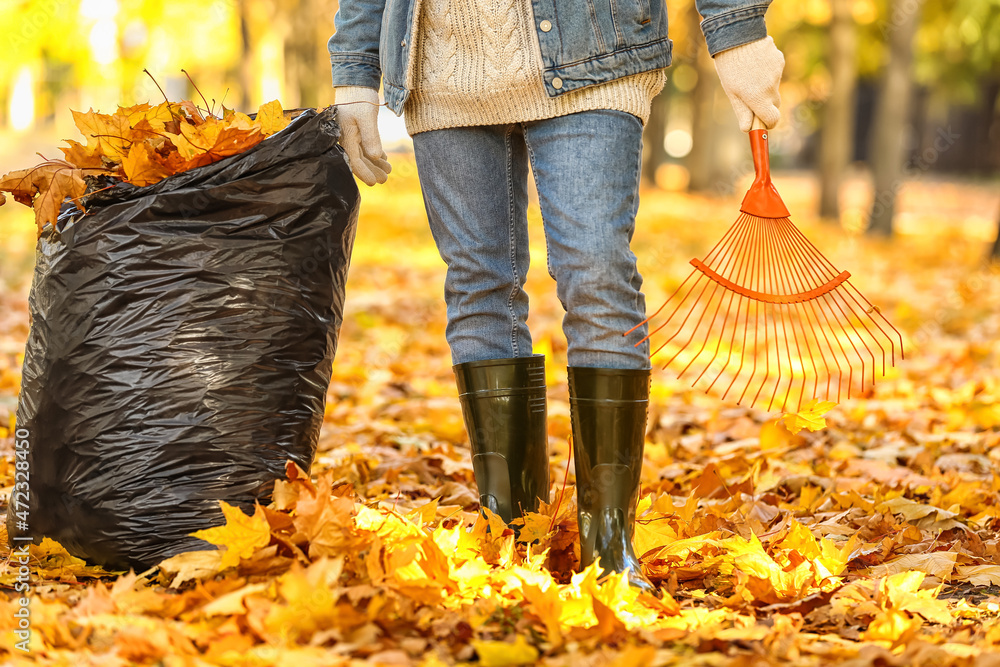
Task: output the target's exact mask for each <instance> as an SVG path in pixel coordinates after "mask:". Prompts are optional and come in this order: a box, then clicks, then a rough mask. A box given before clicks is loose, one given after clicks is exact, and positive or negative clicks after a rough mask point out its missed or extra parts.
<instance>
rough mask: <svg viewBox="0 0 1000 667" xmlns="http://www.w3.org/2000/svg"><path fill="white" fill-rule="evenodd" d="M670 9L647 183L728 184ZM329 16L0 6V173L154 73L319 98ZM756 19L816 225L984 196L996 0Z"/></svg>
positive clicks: (815, 5)
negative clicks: (766, 41) (904, 203)
mask: <svg viewBox="0 0 1000 667" xmlns="http://www.w3.org/2000/svg"><path fill="white" fill-rule="evenodd" d="M668 5H669V10H670V14H671V33H672V37H673V40H674V54H675V55H674V65H673V67H672V68H671V69H670V70H669V80H668V83H667V86H666V88H665V90H664V91H663V93H662V94H661V95H660V96H659V97H658V98H657V100H656V102H655V104H654V110H653V116H652V120H651V122H650V123H649V125H648V127H647V132H646V134H647V141H646V144H647V146H646V160H645V165H644V171H645V174H644V176H645V179H646V181H647V184H648V185H650V186H654V187H660V188H664V189H668V190H684V191H690V192H695V193H706V194H709V195H713V196H725V195H729V194H731V193H732V192H733V191H734V189H736V188H737V185H738V183H739V182H740V179H741V177H743V176H744V175H745V174H746V172H747V171H748V170H749V168H750V165H749V163H748V161H747V151H746V140H745V137H744V136H743V135H742V134H741V133H740V132H739V130H738V128H737V126H736V123H735V119H734V117H733V114H732V111H731V110H730V108H729V104H728V102H727V100H726V98H725V96H724V94H723V93H722V91H721V89H720V87H719V84H718V80H717V77H716V75H715V73H714V67H713V65H712V60H711V58H710V57H709V56H708V53H707V51H706V49H705V45H704V40H703V38H702V36H701V33H700V31H699V28H698V23H699V20H700V17H699V16H698V14H697V11H696V9H695V6H694V2H693V1H692V0H672V1H671V2H669V3H668ZM336 10H337V2H336V0H327V1H321V0H169V1H167V0H130V1H129V2H123V1H120V0H4V2H3V3H2V5H0V22H2V25H4V26H5V31H4V35H3V37H2V38H0V41H2V42H3V43H4V58H3V66H2V68H0V141H2V144H0V145H2V150H3V153H2V160H0V171H2V172H6V171H9V170H12V169H15V168H23V167H26V166H29V165H30V164H33V163H34V160H35V158H36V156H35V155H34V153H35V152H36V151H39V152H42V153H43V154H45V155H46V156H47V157H51V156H55V157H59V156H58V154H57V153H56V152H55V150H54V145H55V144H56V143H58V140H59V139H63V138H70V137H77V134H78V133H77V131H76V129H75V127H74V126H73V124H72V117H71V115H70V109H80V110H86V109H88V108H91V107H92V108H94V109H97V110H101V111H111V110H113V109H114V108H115V105H117V104H122V105H130V104H134V103H138V102H145V101H150V102H156V101H157V100H158V99H159V98H160V97H161V94H160V92H159V90H158V89H157V85H156V83H154V81H153V78H155V80H156V82H157V83H158V84H159V86H160V87H162V89H163V90H164V91H165V93H166V95H167V96H169V97H170V98H171V99H180V98H185V99H193V100H200V96H199V95H198V93H197V92H196V91H195V90H194V89H193V87H192V85H191V83H190V82H189V81H188V79H187V77H186V76H185V75H184V74H183V73H182V72H181V69H182V68H183V69H185V70H187V72H188V73H189V74H190V75H191V77H192V79H193V80H194V82H195V83H196V84H197V86H198V88H199V89H200V90H201V91H202V93H204V95H205V97H206V98H207V99H208V100H209V102H210V103H211V102H212V101H215V102H216V103H223V102H224V103H225V104H226V105H227V106H228V107H231V108H232V107H235V108H237V109H240V110H243V111H253V110H255V109H256V107H257V106H258V105H259V104H260V103H262V102H265V101H269V100H271V99H279V100H280V101H281V102H282V104H283V105H284V106H285V108H293V107H305V106H313V107H316V106H324V105H326V104H329V103H331V102H332V101H333V91H332V89H331V86H330V83H329V72H328V61H327V55H326V40H327V38H328V37H329V36H330V34H331V33H332V32H333V16H334V14H335V13H336ZM767 25H768V30H769V32H770V33H771V34H772V35H773V36H774V38H775V40H776V42H777V43H778V46H779V47H780V48H781V49H782V51H783V52H784V53H785V56H786V63H787V64H786V67H785V73H784V83H783V85H782V89H781V95H782V111H783V114H784V115H783V118H782V123H781V126H780V127H779V128H778V131H776V132H775V133H773V135H772V151H773V157H772V161H773V163H774V165H775V167H776V168H777V169H784V170H794V171H795V172H797V173H799V174H800V175H801V176H803V177H804V178H805V180H803V181H802V182H801V183H798V185H800V186H801V187H805V188H811V189H813V190H815V192H814V196H813V197H812V199H811V202H812V205H813V206H814V207H815V212H816V213H817V214H818V215H819V216H820V217H821V218H823V219H826V220H830V221H834V222H839V223H840V224H842V225H844V226H846V227H848V228H856V229H868V230H869V231H870V232H871V233H873V234H880V235H885V236H889V235H892V234H893V233H898V232H903V233H906V232H912V231H915V230H916V229H919V227H920V219H921V217H922V216H921V213H922V212H923V213H926V212H927V209H926V207H924V206H920V207H916V210H915V211H914V214H913V215H906V214H905V211H904V212H903V213H904V215H902V216H901V215H900V211H899V210H898V209H899V206H898V199H899V196H900V193H901V191H903V190H904V189H905V188H906V187H907V184H908V183H911V182H913V181H920V182H921V183H924V184H927V183H934V184H937V183H940V182H941V180H942V179H944V180H946V181H948V182H955V183H960V184H961V183H965V184H976V185H984V186H985V187H987V189H988V188H993V189H996V186H997V174H998V172H1000V0H776V1H775V2H774V3H773V4H772V5H771V7H770V9H769V10H768V13H767ZM144 69H148V70H149V72H150V74H151V75H152V77H151V76H149V75H147V74H145V73H144V72H143V70H144ZM199 103H200V102H199ZM381 125H382V132H383V136H384V139H385V143H386V144H387V146H388V147H389V148H390V149H392V150H395V151H398V152H400V151H401V152H405V151H406V150H407V149H408V146H409V138H408V137H407V135H406V132H405V129H404V128H403V124H402V121H401V120H400V119H398V118H396V117H395V116H393V115H392V114H391V113H389V112H388V111H387V110H385V109H383V118H382V122H381ZM977 191H978V190H976V191H970V192H977ZM948 192H949V193H951V194H954V193H955V191H954V190H953V189H952V190H948ZM958 192H959V195H958V196H957V197H955V196H951V197H950V198H949V197H945V199H950V200H951V203H952V204H955V203H956V201H957V200H967V199H968V197H972V199H973V200H974V203H975V204H976V205H975V206H973V207H972V209H973V210H972V211H971V212H969V214H968V215H964V214H963V215H959V216H958V217H959V219H960V221H961V223H962V224H963V225H965V226H966V227H967V229H966V230H965V231H966V232H967V233H969V234H971V235H973V236H974V237H977V238H980V239H981V240H982V241H983V242H984V243H988V242H990V241H994V240H995V239H996V227H997V218H998V212H997V211H995V210H994V211H988V212H987V211H984V210H981V209H980V207H979V205H980V204H982V205H983V206H986V207H988V206H989V202H988V201H985V202H980V201H979V200H978V199H976V195H975V194H968V195H966V194H962V193H965V192H966V191H964V190H959V191H958ZM932 199H933V201H937V202H939V203H941V204H942V205H946V204H947V203H948V202H946V201H942V200H941V198H939V197H937V196H934V197H933V198H932ZM987 199H988V197H987ZM965 203H970V202H968V201H966V202H965ZM932 208H933V207H932ZM993 252H1000V246H996V245H994V247H993Z"/></svg>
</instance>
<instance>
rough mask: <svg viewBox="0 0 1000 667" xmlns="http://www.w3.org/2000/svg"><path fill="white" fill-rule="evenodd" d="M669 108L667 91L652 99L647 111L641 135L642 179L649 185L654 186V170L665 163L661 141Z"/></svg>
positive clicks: (664, 134)
mask: <svg viewBox="0 0 1000 667" xmlns="http://www.w3.org/2000/svg"><path fill="white" fill-rule="evenodd" d="M669 107H670V96H669V94H668V93H667V89H666V87H665V86H664V89H663V90H662V91H661V92H660V94H659V95H657V96H656V97H654V98H653V104H652V106H651V107H650V109H649V121H647V122H646V129H645V130H644V131H643V133H642V148H643V151H642V152H643V157H642V178H643V180H644V181H646V182H647V183H649V184H650V185H655V184H656V170H657V169H659V168H660V165H662V164H663V163H664V162H666V161H667V149H666V148H665V147H664V145H663V141H664V139H665V138H666V135H667V109H668V108H669Z"/></svg>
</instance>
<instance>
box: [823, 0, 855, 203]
mask: <svg viewBox="0 0 1000 667" xmlns="http://www.w3.org/2000/svg"><path fill="white" fill-rule="evenodd" d="M852 4H853V3H852V1H851V0H831V9H832V11H833V14H832V17H831V20H830V42H829V48H830V52H829V58H828V62H829V66H830V97H829V98H828V99H827V101H826V108H825V109H824V112H823V130H822V133H821V134H820V153H819V179H820V196H819V214H820V217H822V218H825V219H828V220H831V221H834V222H836V221H839V220H840V186H841V183H842V182H843V179H844V172H845V171H846V169H847V165H848V164H849V163H850V161H851V158H852V157H853V155H852V152H853V150H852V149H853V147H854V92H855V88H856V87H857V80H858V77H857V68H856V67H855V62H854V52H855V45H856V43H857V39H856V31H855V27H854V19H853V17H852V16H851V5H852Z"/></svg>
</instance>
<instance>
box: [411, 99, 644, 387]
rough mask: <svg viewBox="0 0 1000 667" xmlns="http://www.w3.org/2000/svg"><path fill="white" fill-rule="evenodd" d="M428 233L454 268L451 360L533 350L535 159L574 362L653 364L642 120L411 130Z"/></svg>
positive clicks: (580, 117) (588, 114) (448, 297)
mask: <svg viewBox="0 0 1000 667" xmlns="http://www.w3.org/2000/svg"><path fill="white" fill-rule="evenodd" d="M413 149H414V152H415V155H416V160H417V170H418V173H419V175H420V187H421V190H422V191H423V196H424V204H425V206H426V208H427V217H428V219H429V220H430V227H431V233H432V234H433V235H434V240H435V242H436V243H437V247H438V250H439V251H440V253H441V257H442V259H444V261H445V263H446V264H447V265H448V275H447V278H446V280H445V301H446V303H447V307H448V327H447V331H446V335H447V339H448V344H449V346H450V347H451V353H452V361H453V363H456V364H459V363H464V362H467V361H480V360H483V359H505V358H510V357H526V356H529V355H531V354H532V347H531V333H530V332H529V331H528V326H527V323H526V321H527V318H528V295H527V294H526V293H525V291H524V289H523V287H524V282H525V278H526V276H527V273H528V263H529V257H528V222H527V207H528V191H527V188H528V161H529V160H530V161H531V169H532V171H533V172H534V176H535V182H536V185H537V188H538V198H539V204H540V206H541V211H542V222H543V226H544V228H545V240H546V244H547V247H548V256H547V260H548V269H549V274H550V275H551V276H552V277H553V278H554V279H555V280H556V285H557V289H556V293H557V295H558V297H559V300H560V302H561V303H562V306H563V308H564V309H565V311H566V315H565V317H564V319H563V331H564V333H565V334H566V340H567V343H568V351H567V355H568V363H569V365H570V366H590V367H597V368H649V367H650V366H649V345H648V343H643V344H642V345H640V346H638V347H633V345H634V343H636V342H637V341H638V340H640V339H642V338H643V337H645V335H646V327H645V326H643V327H641V328H639V329H636V330H635V331H634V332H632V333H631V334H629V336H628V337H623V336H622V334H623V333H624V332H625V331H627V330H628V329H631V328H632V327H634V326H635V325H636V324H638V323H639V322H640V321H642V320H643V319H644V318H645V317H646V314H645V311H646V301H645V297H644V295H643V293H642V292H641V291H640V288H641V286H642V276H640V275H639V271H638V269H637V268H636V258H635V255H634V254H633V253H632V250H631V249H630V248H629V243H630V242H631V240H632V233H633V231H634V229H635V214H636V210H637V208H638V206H639V194H638V188H639V167H640V162H641V159H642V123H641V122H640V121H639V119H638V118H636V117H635V116H633V115H631V114H628V113H624V112H622V111H613V110H596V111H583V112H580V113H574V114H569V115H566V116H560V117H557V118H548V119H545V120H539V121H531V122H525V123H512V124H509V125H488V126H477V127H456V128H447V129H443V130H432V131H429V132H420V133H418V134H415V135H414V136H413Z"/></svg>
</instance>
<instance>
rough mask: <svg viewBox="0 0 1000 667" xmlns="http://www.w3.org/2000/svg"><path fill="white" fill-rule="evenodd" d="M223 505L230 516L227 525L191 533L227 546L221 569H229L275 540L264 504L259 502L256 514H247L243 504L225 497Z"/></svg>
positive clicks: (220, 503)
mask: <svg viewBox="0 0 1000 667" xmlns="http://www.w3.org/2000/svg"><path fill="white" fill-rule="evenodd" d="M219 505H220V506H221V507H222V513H223V514H224V515H225V517H226V525H224V526H216V527H214V528H206V529H205V530H199V531H197V532H194V533H191V536H192V537H197V538H199V539H202V540H205V541H206V542H208V543H210V544H214V545H215V546H217V547H225V548H226V551H225V553H223V554H222V563H221V569H223V570H225V569H226V568H227V567H233V566H236V565H239V563H240V561H241V560H244V559H246V558H250V557H251V556H253V555H254V553H256V552H257V550H258V549H260V548H261V547H265V546H267V543H268V542H270V541H271V526H270V525H269V524H268V523H267V517H266V516H265V515H264V508H262V507H261V506H260V505H255V509H254V513H253V516H248V515H246V514H244V513H243V510H241V509H240V508H239V507H234V506H232V505H230V504H229V503H227V502H226V501H224V500H220V501H219Z"/></svg>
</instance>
